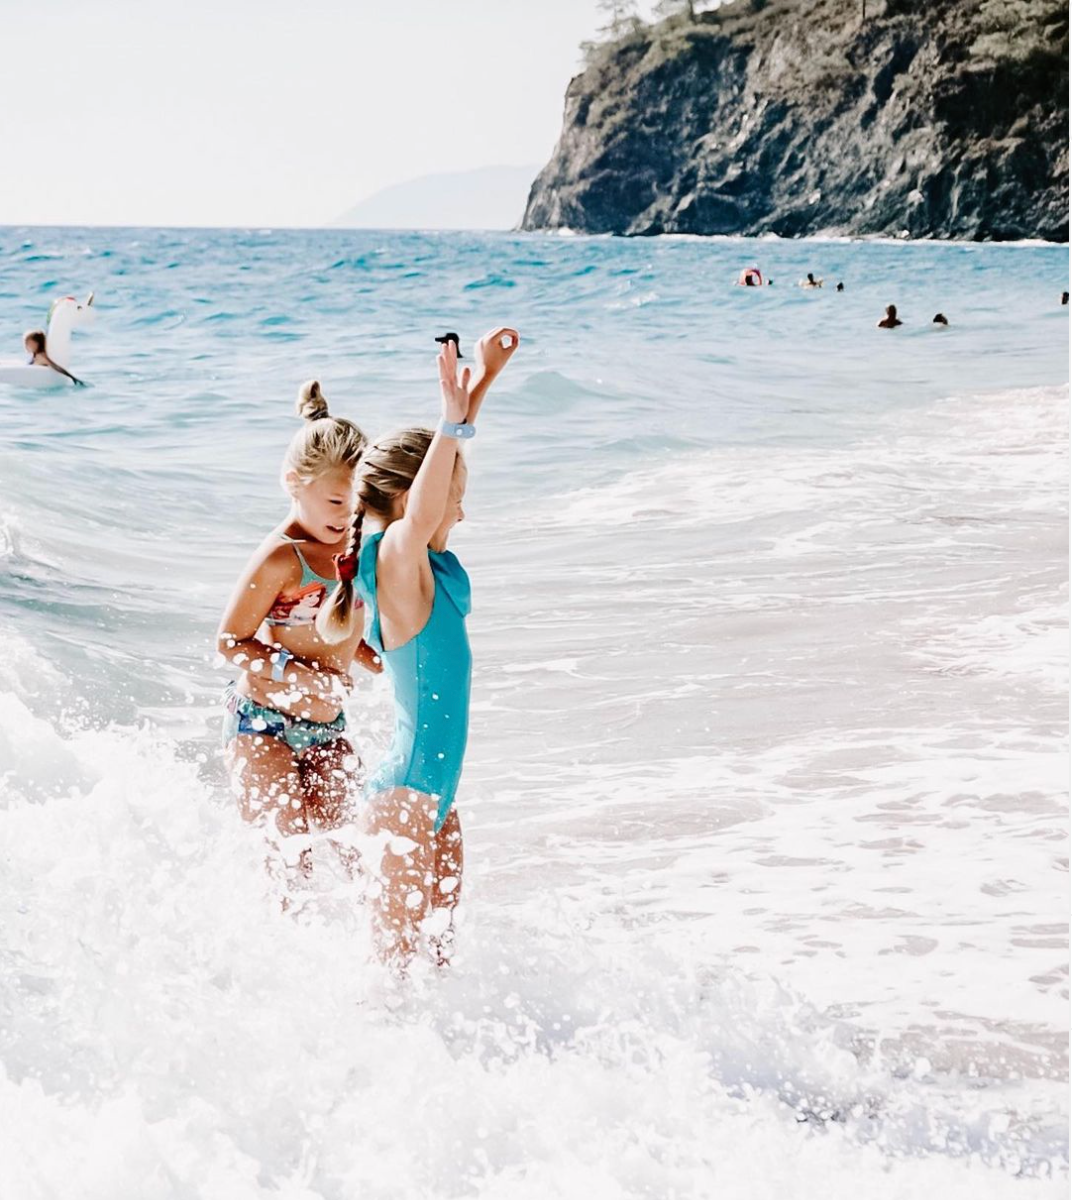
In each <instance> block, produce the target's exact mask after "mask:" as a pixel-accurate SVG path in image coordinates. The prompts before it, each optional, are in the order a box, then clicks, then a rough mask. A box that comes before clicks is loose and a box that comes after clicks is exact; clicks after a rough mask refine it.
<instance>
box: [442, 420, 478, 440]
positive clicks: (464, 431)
mask: <svg viewBox="0 0 1072 1200" xmlns="http://www.w3.org/2000/svg"><path fill="white" fill-rule="evenodd" d="M439 432H440V433H442V434H444V435H445V436H446V437H452V438H471V437H476V426H475V425H466V424H465V423H464V422H463V421H448V420H447V419H446V417H444V418H443V420H442V421H440V422H439Z"/></svg>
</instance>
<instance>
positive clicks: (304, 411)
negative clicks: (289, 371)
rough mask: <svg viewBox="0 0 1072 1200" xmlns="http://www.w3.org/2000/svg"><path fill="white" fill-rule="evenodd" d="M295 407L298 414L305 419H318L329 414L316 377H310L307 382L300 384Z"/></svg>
mask: <svg viewBox="0 0 1072 1200" xmlns="http://www.w3.org/2000/svg"><path fill="white" fill-rule="evenodd" d="M297 409H298V416H299V417H304V418H305V419H306V420H307V421H319V420H320V419H321V418H322V417H327V416H330V414H329V413H328V402H327V401H326V400H325V399H324V393H323V392H321V390H320V381H319V380H318V379H310V380H309V382H308V383H303V384H302V387H301V391H300V392H299V393H298V404H297Z"/></svg>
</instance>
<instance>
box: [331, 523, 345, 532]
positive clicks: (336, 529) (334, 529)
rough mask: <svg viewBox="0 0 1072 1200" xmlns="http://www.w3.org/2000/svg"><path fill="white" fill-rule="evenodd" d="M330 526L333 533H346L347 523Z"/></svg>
mask: <svg viewBox="0 0 1072 1200" xmlns="http://www.w3.org/2000/svg"><path fill="white" fill-rule="evenodd" d="M328 528H329V529H330V530H331V532H332V533H345V532H346V526H345V525H329V526H328Z"/></svg>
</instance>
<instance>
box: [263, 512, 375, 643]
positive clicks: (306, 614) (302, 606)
mask: <svg viewBox="0 0 1072 1200" xmlns="http://www.w3.org/2000/svg"><path fill="white" fill-rule="evenodd" d="M279 536H280V537H281V538H282V539H283V541H284V542H289V543H290V544H291V545H292V546H293V547H294V553H295V554H296V555H297V556H298V562H300V563H301V572H302V573H301V583H300V584H299V585H298V590H297V591H296V592H295V593H294V594H293V595H290V596H283V595H280V596H276V598H275V602H274V603H273V605H272V607H271V608H270V609H269V610H268V615H267V616H266V617H265V618H264V621H265V624H266V625H291V626H293V625H312V624H313V622H314V621H315V620H316V614H317V613H318V612H319V611H320V610H321V608H323V606H324V602H325V601H326V600H327V598H328V597H329V596H331V595H332V594H333V593H334V591H335V589H336V588H337V587H338V586H339V581H338V580H337V579H325V578H324V576H323V575H318V574H317V573H316V572H315V571H314V570H313V568H312V567H310V566H309V564H308V563H307V562H306V561H305V555H304V554H302V552H301V550H300V549H299V548H298V542H297V539H295V538H290V537H287V535H286V534H285V533H281V534H280V535H279ZM354 604H355V605H356V606H358V607H360V605H361V600H360V599H359V598H358V597H357V596H355V597H354Z"/></svg>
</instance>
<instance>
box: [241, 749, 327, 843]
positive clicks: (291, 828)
mask: <svg viewBox="0 0 1072 1200" xmlns="http://www.w3.org/2000/svg"><path fill="white" fill-rule="evenodd" d="M230 768H231V787H232V789H233V791H234V794H235V797H236V799H237V800H238V811H239V812H240V813H241V814H242V817H243V819H244V820H246V821H249V822H251V823H253V822H259V821H261V820H263V819H265V818H266V817H270V816H273V815H274V817H275V824H276V828H277V829H278V830H279V832H280V833H281V834H282V835H283V836H284V837H290V836H291V835H292V834H295V833H308V832H309V821H308V817H307V815H306V812H305V797H304V793H303V790H302V780H301V772H300V769H299V767H298V760H297V758H295V756H294V752H293V751H292V750H291V748H290V747H289V746H288V745H287V744H286V743H285V742H281V741H279V740H278V739H277V738H273V737H254V736H252V735H250V734H239V736H238V737H236V738H235V739H234V741H233V742H232V743H231V754H230Z"/></svg>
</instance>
